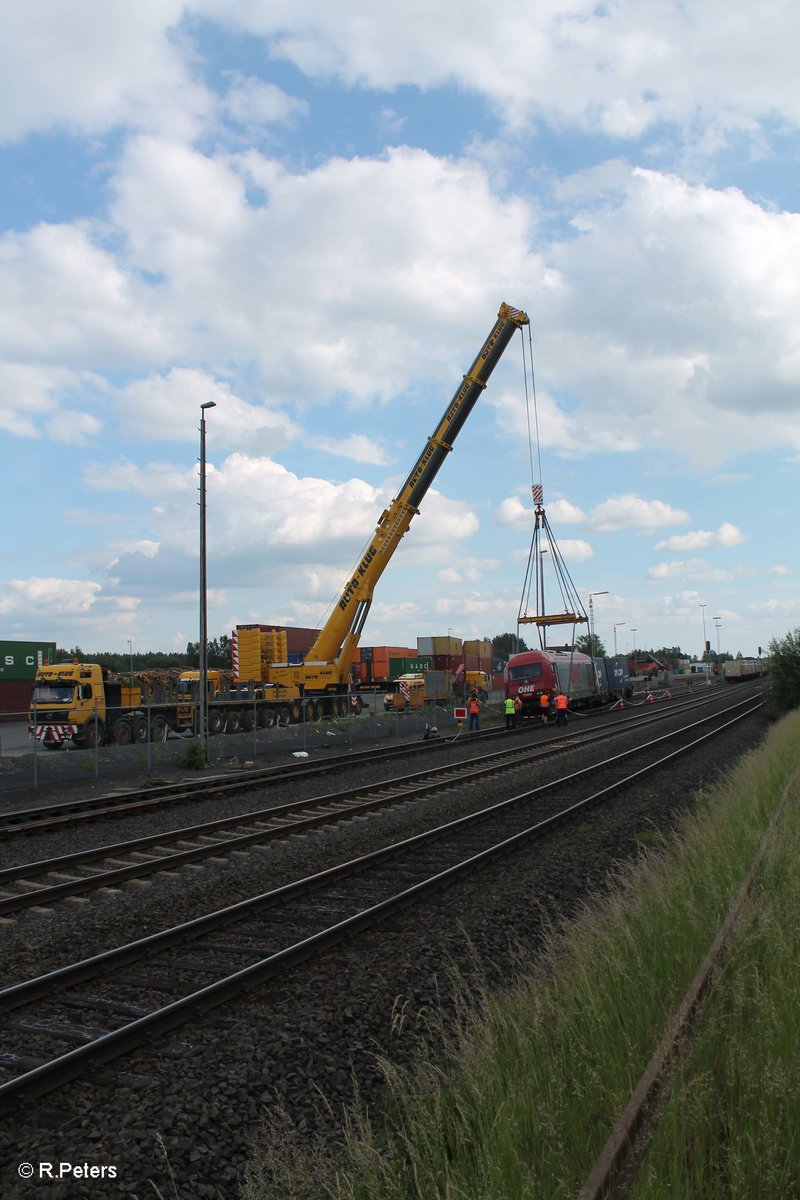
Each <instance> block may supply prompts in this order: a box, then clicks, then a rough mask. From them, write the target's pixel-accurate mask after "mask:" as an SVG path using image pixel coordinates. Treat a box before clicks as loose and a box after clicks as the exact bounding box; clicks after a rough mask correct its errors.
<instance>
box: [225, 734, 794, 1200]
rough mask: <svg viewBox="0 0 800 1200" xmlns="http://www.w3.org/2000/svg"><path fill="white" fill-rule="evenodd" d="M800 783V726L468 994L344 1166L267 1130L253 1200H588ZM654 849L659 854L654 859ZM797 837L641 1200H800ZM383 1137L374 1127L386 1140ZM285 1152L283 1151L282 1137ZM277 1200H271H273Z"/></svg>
mask: <svg viewBox="0 0 800 1200" xmlns="http://www.w3.org/2000/svg"><path fill="white" fill-rule="evenodd" d="M798 763H800V713H794V714H790V715H789V716H788V717H787V718H785V719H784V720H783V721H781V723H780V724H779V725H777V726H776V727H774V728H773V730H772V731H771V733H770V735H769V737H768V738H767V739H766V741H765V743H764V745H763V746H762V747H761V748H760V749H759V750H758V751H756V752H754V753H753V754H751V755H748V756H747V758H746V759H745V760H744V761H743V762H742V763H740V764H739V766H738V767H737V768H736V769H735V770H734V771H733V772H732V774H731V775H730V776H729V777H728V779H727V780H725V781H723V782H721V783H720V784H718V785H717V786H716V787H714V788H713V789H712V790H710V791H709V792H708V793H706V794H704V795H703V796H702V797H701V798H700V801H699V803H698V805H697V807H696V809H695V811H694V813H693V814H692V816H691V817H689V818H688V819H687V820H686V821H685V822H684V824H683V826H682V828H681V831H680V833H679V834H678V835H677V836H676V837H674V838H672V839H664V840H662V841H660V842H659V844H658V846H656V847H651V846H645V847H644V848H643V850H642V853H641V855H640V858H639V859H638V860H637V862H636V863H635V864H632V865H629V866H627V867H625V868H621V869H620V870H619V872H618V878H617V881H616V883H617V886H616V888H615V889H614V891H613V893H612V895H611V896H610V897H607V898H605V899H603V900H602V901H601V900H598V901H597V903H596V904H592V905H591V906H587V908H586V910H585V911H584V913H583V914H582V915H581V916H580V917H579V919H578V920H576V921H574V922H571V923H570V924H569V925H568V926H565V927H562V928H554V929H552V930H551V932H550V935H549V939H548V949H547V952H546V953H545V955H544V956H543V958H542V960H541V961H538V962H537V963H535V964H532V965H531V966H530V967H529V969H528V971H527V974H525V975H523V977H521V978H520V979H519V980H518V982H516V983H515V985H514V986H513V987H511V988H509V989H508V990H507V991H506V992H504V993H503V994H500V995H494V994H491V993H490V992H489V991H488V990H487V989H486V988H479V989H478V991H477V994H476V992H475V989H474V985H473V984H471V985H470V986H469V987H468V986H467V985H466V983H464V984H463V985H462V990H461V994H460V1001H461V1003H460V1006H459V1010H458V1011H459V1019H458V1020H457V1021H456V1022H455V1027H453V1026H452V1025H451V1026H450V1027H448V1028H447V1029H446V1030H440V1031H439V1033H440V1035H441V1036H442V1037H443V1038H444V1041H445V1045H446V1051H447V1052H446V1054H445V1056H444V1057H443V1058H440V1059H437V1060H436V1061H433V1060H426V1059H424V1058H422V1059H420V1061H419V1062H418V1063H417V1065H416V1066H415V1068H414V1070H413V1071H410V1072H403V1071H399V1070H397V1069H395V1068H394V1067H393V1066H392V1065H391V1064H390V1063H387V1062H384V1063H383V1064H382V1069H383V1072H384V1076H385V1079H386V1083H387V1089H386V1094H387V1096H388V1100H387V1103H386V1107H385V1111H384V1112H382V1113H381V1114H379V1116H378V1117H377V1118H376V1117H375V1115H374V1114H369V1113H368V1112H367V1111H366V1110H365V1109H364V1107H363V1106H361V1107H357V1108H356V1109H355V1111H354V1113H353V1114H352V1116H351V1118H350V1122H349V1126H348V1129H347V1130H346V1133H345V1137H344V1145H343V1150H342V1154H341V1156H340V1157H339V1158H338V1159H337V1160H336V1161H331V1158H330V1155H329V1154H328V1155H326V1154H325V1152H324V1149H323V1147H321V1146H314V1145H313V1144H311V1145H307V1144H304V1143H303V1142H302V1141H301V1140H299V1139H293V1136H292V1135H293V1131H292V1130H291V1128H290V1127H289V1125H288V1123H287V1122H286V1120H285V1119H283V1120H282V1123H281V1125H280V1128H278V1126H277V1125H276V1124H275V1121H274V1120H273V1121H272V1123H271V1124H270V1123H268V1124H267V1126H265V1130H264V1132H263V1134H262V1137H261V1141H260V1146H259V1148H258V1150H257V1153H256V1154H255V1156H254V1158H253V1160H252V1162H251V1166H250V1169H249V1170H248V1175H247V1180H246V1183H245V1188H244V1193H243V1194H244V1196H245V1197H246V1200H267V1197H269V1196H274V1195H281V1196H282V1197H285V1198H286V1200H300V1198H302V1200H306V1198H311V1197H313V1200H322V1198H323V1197H335V1198H336V1200H439V1198H441V1200H510V1198H514V1200H516V1198H519V1200H548V1198H550V1197H552V1198H553V1200H555V1198H558V1200H562V1198H563V1197H564V1196H569V1195H575V1194H577V1192H578V1191H579V1190H580V1186H581V1184H582V1182H583V1180H584V1179H585V1178H586V1176H587V1175H588V1173H589V1171H590V1169H591V1167H592V1165H593V1163H594V1160H595V1158H596V1157H597V1155H598V1153H599V1152H600V1150H601V1149H602V1147H603V1145H604V1143H605V1141H606V1138H607V1137H608V1134H609V1132H610V1130H611V1128H612V1126H613V1124H614V1122H615V1120H616V1119H617V1117H618V1116H619V1114H620V1113H621V1111H622V1109H623V1108H624V1106H625V1104H626V1103H627V1101H628V1099H629V1097H630V1093H631V1091H632V1090H633V1088H634V1087H635V1085H636V1083H637V1081H638V1079H639V1077H640V1075H641V1073H642V1071H643V1070H644V1068H645V1066H646V1065H647V1063H648V1061H649V1059H650V1057H651V1054H652V1052H653V1050H654V1048H655V1046H656V1045H657V1043H658V1041H659V1039H660V1038H661V1036H662V1034H663V1032H664V1030H665V1028H666V1027H667V1025H668V1023H669V1020H670V1018H671V1016H672V1014H673V1013H674V1010H675V1009H676V1007H677V1006H678V1004H679V1002H680V1000H681V998H682V996H683V994H684V992H685V991H686V989H687V987H688V985H689V983H690V982H691V980H692V978H693V976H694V974H695V972H696V970H697V968H698V966H699V965H700V963H701V961H702V960H703V958H704V956H705V955H706V953H707V952H708V949H709V947H710V945H711V943H712V941H713V939H714V937H715V935H716V933H717V930H718V929H719V926H720V925H721V924H722V922H723V920H724V918H725V915H726V913H727V911H728V909H729V907H730V905H731V902H732V900H733V898H734V896H735V895H736V892H737V890H738V888H739V886H740V884H741V882H742V880H743V879H744V877H745V876H746V874H747V872H748V869H749V867H750V864H751V862H752V860H753V858H754V856H755V854H756V851H757V849H758V846H759V844H760V842H761V839H762V837H763V834H764V831H765V829H766V828H767V826H768V823H769V820H770V816H771V814H772V813H773V811H774V810H775V808H776V806H777V804H778V801H779V798H780V796H781V794H782V792H783V790H784V788H785V787H786V785H787V782H788V780H789V779H790V777H791V776H792V774H793V772H794V771H795V770H796V769H797V766H798ZM642 840H643V841H646V839H642ZM798 851H800V818H799V817H798V814H797V811H796V806H794V807H790V808H789V810H788V812H787V814H786V818H785V820H783V821H782V823H781V826H780V829H779V831H778V834H777V835H776V836H775V837H774V838H773V840H772V842H771V844H770V850H769V853H768V856H767V859H766V860H765V863H764V864H763V868H762V870H761V872H760V874H759V877H758V880H757V884H756V887H755V889H754V891H753V893H752V895H751V899H750V902H749V903H748V906H747V909H746V913H745V916H744V918H743V919H742V920H741V921H740V922H739V924H738V926H737V928H736V931H735V934H734V938H733V942H732V945H731V947H730V949H729V952H728V954H727V955H726V958H725V961H724V966H723V969H722V970H720V971H719V972H718V973H717V975H716V976H715V980H714V983H713V986H712V988H711V990H710V993H709V994H708V995H707V997H706V999H705V1002H704V1005H703V1008H702V1011H701V1014H700V1016H699V1021H698V1030H699V1032H698V1036H697V1037H696V1039H695V1040H694V1041H693V1042H692V1044H691V1047H690V1048H689V1052H688V1057H686V1058H685V1060H683V1062H682V1069H681V1071H680V1073H679V1075H678V1077H677V1079H676V1081H675V1083H674V1086H673V1088H672V1090H671V1091H670V1092H668V1094H667V1096H666V1098H665V1099H664V1101H663V1106H664V1112H663V1119H662V1121H661V1123H660V1125H659V1127H658V1130H657V1133H656V1135H655V1138H654V1141H653V1144H652V1146H651V1148H650V1151H649V1153H648V1154H647V1156H646V1158H645V1161H644V1163H643V1166H642V1168H641V1171H640V1175H639V1177H638V1180H637V1183H636V1188H635V1190H634V1191H633V1192H632V1193H631V1195H633V1196H636V1197H637V1200H643V1198H644V1197H648V1198H650V1197H654V1196H655V1197H661V1196H664V1197H672V1196H675V1197H680V1198H681V1200H686V1198H687V1197H698V1200H699V1198H700V1197H703V1198H704V1200H706V1198H708V1197H720V1198H721V1197H723V1196H724V1197H741V1198H742V1200H745V1197H747V1200H750V1198H751V1197H759V1196H763V1197H765V1198H766V1197H767V1196H769V1197H778V1196H780V1197H784V1196H793V1195H798V1194H800V1191H798V1179H797V1174H798V1168H797V1166H796V1164H797V1163H798V1162H800V1123H799V1122H798V1120H797V1106H796V1092H797V1087H798V1082H800V1040H799V1039H800V1032H798V1031H799V1030H800V1023H799V1022H797V1019H796V1011H795V1010H796V997H797V994H798V983H800V968H798V963H799V962H800V953H799V952H800V883H799V882H798V879H797V866H796V864H797V862H798V857H799V856H798ZM374 1122H377V1123H374ZM278 1135H279V1136H278ZM267 1189H271V1190H267Z"/></svg>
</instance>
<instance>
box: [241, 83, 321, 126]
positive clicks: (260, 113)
mask: <svg viewBox="0 0 800 1200" xmlns="http://www.w3.org/2000/svg"><path fill="white" fill-rule="evenodd" d="M230 78H231V84H230V86H229V88H228V91H227V93H226V95H225V98H224V101H223V104H222V107H223V109H224V111H225V114H226V115H227V116H228V117H230V119H231V120H232V121H235V122H236V123H237V124H238V125H242V126H244V127H246V128H248V129H253V128H254V127H258V126H262V125H271V124H294V123H295V122H296V120H297V119H298V118H300V117H305V116H307V115H308V104H307V103H306V101H305V100H299V99H297V97H294V96H289V95H287V93H286V92H284V91H282V90H281V88H279V87H276V86H275V85H274V84H272V83H262V82H261V80H260V79H254V78H252V77H249V76H243V75H240V74H239V73H238V72H233V73H232V75H231V76H230Z"/></svg>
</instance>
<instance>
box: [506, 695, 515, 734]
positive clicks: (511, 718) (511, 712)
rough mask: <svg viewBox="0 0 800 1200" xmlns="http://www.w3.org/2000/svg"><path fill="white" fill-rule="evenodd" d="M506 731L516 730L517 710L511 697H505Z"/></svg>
mask: <svg viewBox="0 0 800 1200" xmlns="http://www.w3.org/2000/svg"><path fill="white" fill-rule="evenodd" d="M505 714H506V729H516V728H517V710H516V706H515V702H514V699H513V697H511V696H506V703H505Z"/></svg>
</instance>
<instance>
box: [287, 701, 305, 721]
mask: <svg viewBox="0 0 800 1200" xmlns="http://www.w3.org/2000/svg"><path fill="white" fill-rule="evenodd" d="M289 713H290V716H291V719H292V724H297V722H298V721H302V719H303V706H302V704H301V703H300V701H299V700H293V701H292V703H291V705H290V707H289Z"/></svg>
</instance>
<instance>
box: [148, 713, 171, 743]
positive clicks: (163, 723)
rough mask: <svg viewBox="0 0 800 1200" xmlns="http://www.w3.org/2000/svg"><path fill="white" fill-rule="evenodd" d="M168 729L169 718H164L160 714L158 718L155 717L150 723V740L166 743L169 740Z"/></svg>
mask: <svg viewBox="0 0 800 1200" xmlns="http://www.w3.org/2000/svg"><path fill="white" fill-rule="evenodd" d="M168 729H169V725H168V723H167V718H166V717H162V716H161V714H160V713H159V714H158V716H156V717H153V719H152V721H151V722H150V740H151V741H152V742H165V741H166V740H167V730H168Z"/></svg>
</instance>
